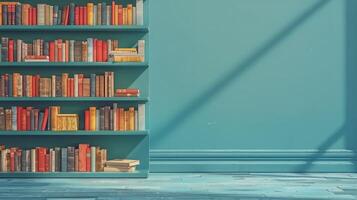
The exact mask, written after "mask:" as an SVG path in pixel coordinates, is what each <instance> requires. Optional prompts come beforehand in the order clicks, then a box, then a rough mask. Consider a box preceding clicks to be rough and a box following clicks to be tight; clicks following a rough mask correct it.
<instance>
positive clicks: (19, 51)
mask: <svg viewBox="0 0 357 200" xmlns="http://www.w3.org/2000/svg"><path fill="white" fill-rule="evenodd" d="M16 43H17V44H16V45H17V58H16V61H17V62H21V61H22V40H17V41H16Z"/></svg>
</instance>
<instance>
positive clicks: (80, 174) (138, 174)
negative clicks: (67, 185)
mask: <svg viewBox="0 0 357 200" xmlns="http://www.w3.org/2000/svg"><path fill="white" fill-rule="evenodd" d="M147 177H148V171H147V170H137V171H135V172H0V178H147Z"/></svg>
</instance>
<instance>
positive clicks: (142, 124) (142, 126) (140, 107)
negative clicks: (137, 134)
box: [138, 104, 145, 131]
mask: <svg viewBox="0 0 357 200" xmlns="http://www.w3.org/2000/svg"><path fill="white" fill-rule="evenodd" d="M138 121H139V122H138V124H139V125H138V126H139V127H138V128H139V131H145V104H139V105H138Z"/></svg>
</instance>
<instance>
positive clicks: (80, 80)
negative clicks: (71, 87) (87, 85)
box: [78, 74, 84, 97]
mask: <svg viewBox="0 0 357 200" xmlns="http://www.w3.org/2000/svg"><path fill="white" fill-rule="evenodd" d="M83 76H84V75H83V74H78V96H79V97H82V96H83Z"/></svg>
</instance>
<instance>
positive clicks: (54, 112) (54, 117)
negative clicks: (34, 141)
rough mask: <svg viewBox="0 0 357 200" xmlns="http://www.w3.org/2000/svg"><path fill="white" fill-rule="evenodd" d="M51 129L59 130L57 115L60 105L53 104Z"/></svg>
mask: <svg viewBox="0 0 357 200" xmlns="http://www.w3.org/2000/svg"><path fill="white" fill-rule="evenodd" d="M50 109H51V129H52V131H57V126H58V124H57V115H58V114H59V110H60V107H59V106H51V107H50Z"/></svg>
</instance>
